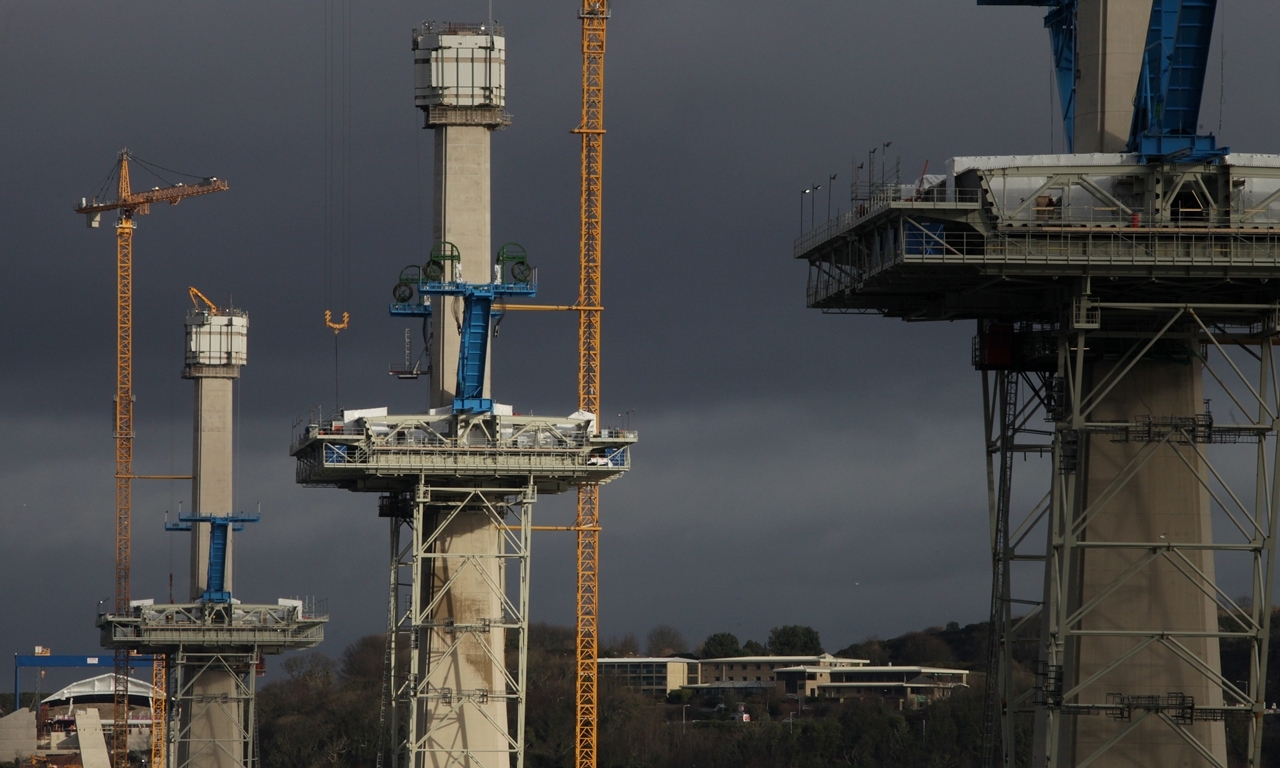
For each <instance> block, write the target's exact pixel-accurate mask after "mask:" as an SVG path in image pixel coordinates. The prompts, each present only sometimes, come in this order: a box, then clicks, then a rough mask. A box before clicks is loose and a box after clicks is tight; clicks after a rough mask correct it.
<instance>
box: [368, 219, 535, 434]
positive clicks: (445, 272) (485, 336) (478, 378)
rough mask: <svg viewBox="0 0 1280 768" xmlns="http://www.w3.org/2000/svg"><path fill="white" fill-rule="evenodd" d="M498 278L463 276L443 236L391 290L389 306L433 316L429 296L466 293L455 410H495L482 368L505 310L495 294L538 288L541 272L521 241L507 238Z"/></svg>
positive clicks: (455, 253)
mask: <svg viewBox="0 0 1280 768" xmlns="http://www.w3.org/2000/svg"><path fill="white" fill-rule="evenodd" d="M494 278H495V279H494V281H493V282H491V283H467V282H463V281H462V280H461V254H460V253H459V252H458V247H457V246H455V245H454V244H453V243H449V242H443V243H439V244H438V245H436V247H435V248H433V249H432V250H431V258H430V260H428V261H427V263H426V264H425V265H423V266H422V267H419V266H418V265H417V264H412V265H410V266H408V267H405V268H404V269H403V270H401V272H400V280H399V281H398V282H397V283H396V285H395V288H393V289H392V292H391V293H392V297H393V298H394V299H395V302H393V303H392V304H391V307H390V312H391V314H392V315H393V316H397V317H424V318H426V317H431V303H430V301H429V297H431V296H461V297H462V329H461V339H460V342H459V344H458V382H457V388H456V389H455V390H454V392H455V394H454V398H453V412H454V413H490V412H492V411H493V400H491V399H489V398H487V397H484V372H485V362H486V360H487V359H488V356H489V333H490V329H491V328H492V327H493V324H494V322H495V318H496V319H501V317H502V311H501V310H500V309H497V310H495V309H494V306H493V302H494V300H495V299H498V298H502V297H506V296H536V295H537V294H538V279H537V272H536V270H534V269H533V268H532V267H530V266H529V261H528V256H527V255H526V254H525V250H524V248H522V247H521V246H520V245H519V244H517V243H507V244H506V245H504V246H502V247H501V248H499V249H498V263H497V266H496V268H495V270H494Z"/></svg>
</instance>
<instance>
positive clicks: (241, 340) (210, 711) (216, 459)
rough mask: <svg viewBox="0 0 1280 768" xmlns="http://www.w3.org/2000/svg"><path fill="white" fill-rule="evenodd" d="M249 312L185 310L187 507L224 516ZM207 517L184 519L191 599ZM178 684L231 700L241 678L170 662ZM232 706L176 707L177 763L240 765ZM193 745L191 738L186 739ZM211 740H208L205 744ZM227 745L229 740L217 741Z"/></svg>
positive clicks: (229, 501) (204, 563)
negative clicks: (189, 439)
mask: <svg viewBox="0 0 1280 768" xmlns="http://www.w3.org/2000/svg"><path fill="white" fill-rule="evenodd" d="M248 329H249V318H248V316H247V315H245V314H244V313H243V312H239V311H236V310H222V311H218V310H213V309H210V310H208V311H200V310H192V311H191V312H189V313H188V315H187V320H186V336H187V354H186V366H185V367H184V368H183V371H182V377H183V378H184V379H191V380H192V381H194V382H195V414H194V420H193V426H194V430H193V431H194V438H193V440H194V443H193V445H192V450H191V463H192V467H191V508H192V509H191V511H192V513H193V514H194V515H200V516H213V517H228V516H230V515H232V514H234V513H235V509H234V506H233V504H234V483H233V481H234V473H233V471H232V470H233V467H234V452H233V448H234V445H235V442H234V427H235V423H234V414H235V407H234V402H233V391H234V384H235V380H236V379H238V378H239V377H240V368H241V367H242V366H244V365H245V364H246V363H247V362H248ZM210 530H211V525H210V524H209V523H199V522H197V523H192V524H191V590H190V596H191V601H192V602H195V601H198V600H200V599H201V598H202V597H203V595H204V593H205V590H206V589H208V587H209V538H210ZM231 548H232V534H231V532H230V531H228V532H227V549H226V566H225V571H224V574H225V575H224V577H223V579H224V585H223V589H225V590H226V591H228V592H230V591H231V589H232V586H231V584H232V582H231V578H232V569H231V563H232V557H231V552H232V549H231ZM177 673H178V679H179V681H178V685H179V687H180V688H184V689H190V691H191V692H192V697H191V698H195V699H199V698H201V697H203V698H204V699H205V700H207V701H217V700H219V699H222V700H228V701H234V700H237V699H239V698H240V697H241V691H240V688H241V682H240V680H239V678H238V677H237V675H236V674H234V673H233V672H232V671H231V670H230V669H227V668H226V667H224V666H207V665H205V666H202V665H198V664H197V665H185V666H179V667H178V668H177ZM242 717H243V712H242V710H241V709H240V708H239V707H234V706H225V707H201V708H198V709H197V708H191V707H186V708H183V707H180V708H179V711H178V728H179V729H180V732H182V733H185V734H186V735H187V738H185V739H182V740H180V741H179V742H178V747H179V748H178V755H177V760H178V762H177V764H178V765H179V766H184V768H243V756H242V754H241V752H240V751H239V749H238V747H239V745H240V744H241V742H242V738H243V733H244V730H245V723H243V722H241V719H242ZM193 745H195V746H193ZM209 745H215V746H209ZM216 745H229V746H216Z"/></svg>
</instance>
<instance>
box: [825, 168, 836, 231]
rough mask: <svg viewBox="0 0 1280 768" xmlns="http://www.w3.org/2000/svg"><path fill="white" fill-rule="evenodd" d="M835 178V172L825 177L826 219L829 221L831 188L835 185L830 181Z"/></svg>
mask: <svg viewBox="0 0 1280 768" xmlns="http://www.w3.org/2000/svg"><path fill="white" fill-rule="evenodd" d="M835 180H836V174H834V173H833V174H831V175H830V176H828V177H827V221H831V188H832V187H834V186H835V184H833V183H832V182H834V181H835Z"/></svg>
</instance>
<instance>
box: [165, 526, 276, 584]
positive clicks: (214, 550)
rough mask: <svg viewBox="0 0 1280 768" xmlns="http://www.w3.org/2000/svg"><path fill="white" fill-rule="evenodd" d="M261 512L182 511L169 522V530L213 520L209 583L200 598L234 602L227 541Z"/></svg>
mask: <svg viewBox="0 0 1280 768" xmlns="http://www.w3.org/2000/svg"><path fill="white" fill-rule="evenodd" d="M261 519H262V515H261V514H257V513H254V514H252V515H250V514H245V513H244V512H241V513H240V514H238V515H226V516H225V517H224V516H220V515H184V514H181V513H179V514H178V522H176V523H165V524H164V529H165V530H166V531H190V530H191V529H192V527H193V526H194V524H195V523H208V524H209V576H208V586H207V587H206V588H205V590H204V594H203V595H201V596H200V601H201V602H204V603H230V602H231V591H230V590H228V589H226V584H227V544H228V543H229V541H230V538H231V531H243V530H244V524H245V523H256V522H258V521H259V520H261Z"/></svg>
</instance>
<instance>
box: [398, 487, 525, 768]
mask: <svg viewBox="0 0 1280 768" xmlns="http://www.w3.org/2000/svg"><path fill="white" fill-rule="evenodd" d="M536 501H537V489H536V487H535V486H534V484H533V483H532V481H530V483H529V485H527V486H526V487H525V488H523V489H519V490H513V489H512V488H510V487H507V488H485V487H476V488H457V487H439V486H432V485H430V484H429V483H428V481H427V480H426V479H423V480H422V482H420V483H419V484H418V485H416V486H415V487H414V489H413V491H412V492H411V508H412V512H411V516H407V517H404V518H398V517H392V519H391V544H390V554H391V559H390V566H389V568H388V574H389V576H388V586H389V591H388V600H387V603H388V622H387V629H388V634H387V649H386V656H385V659H384V663H385V664H386V670H385V674H384V687H383V704H382V714H381V717H380V721H381V724H382V728H383V730H382V735H381V737H380V739H381V742H382V744H383V745H384V749H382V750H379V751H380V752H381V753H384V755H385V756H383V755H380V757H379V762H380V763H381V764H383V765H390V766H391V767H392V768H429V767H435V766H439V767H441V768H445V767H447V766H454V765H458V766H466V767H467V768H509V767H510V766H514V767H515V768H522V766H523V765H524V730H525V702H526V700H527V696H526V694H525V691H526V684H527V676H528V675H527V660H528V628H529V623H528V616H529V552H530V546H529V545H530V536H531V531H532V528H531V527H530V526H531V520H532V512H533V504H534V503H535V502H536ZM464 515H478V516H481V518H482V519H483V520H484V521H485V522H486V524H487V525H490V526H492V527H493V528H494V529H496V530H497V532H498V539H499V542H500V546H499V547H498V548H497V550H496V551H492V552H459V551H456V550H453V549H448V548H446V547H444V546H443V545H444V543H445V542H444V540H443V537H444V536H445V532H446V529H447V528H448V527H449V526H450V524H451V523H454V522H455V521H456V520H458V519H459V518H460V517H461V516H464ZM511 561H514V562H515V565H516V568H517V569H518V577H517V579H516V580H515V581H516V584H515V585H514V587H515V588H514V590H509V589H508V587H507V584H508V579H507V566H508V563H509V562H511ZM464 575H479V576H480V580H481V581H482V582H483V584H484V585H485V588H486V590H487V593H488V595H489V597H490V598H491V599H492V600H493V601H494V603H496V604H497V605H499V606H501V611H502V613H501V615H499V616H492V617H483V618H481V619H480V620H478V621H468V622H466V623H463V622H459V621H456V620H454V618H452V617H450V618H447V619H444V620H441V619H439V618H437V617H439V616H440V615H441V610H442V607H443V606H447V605H450V604H455V595H454V591H453V590H454V587H455V585H457V584H459V582H460V581H463V580H464V579H463V578H462V577H464ZM472 583H473V584H474V581H473V582H472ZM406 591H407V592H408V594H407V597H408V604H407V605H405V603H404V600H403V598H404V597H406V595H405V592H406ZM512 592H514V594H512ZM494 633H501V639H502V642H499V643H494V642H492V641H491V638H492V636H493V634H494ZM512 633H514V634H515V638H514V642H512V637H511V635H512ZM495 645H496V646H497V647H496V648H495V647H494V646H495ZM508 648H510V649H513V650H514V651H515V654H516V659H515V661H516V664H515V668H514V669H511V668H510V666H509V665H508V663H507V660H506V658H505V653H506V652H507V649H508ZM406 650H407V655H408V659H407V668H404V667H402V666H401V660H402V659H403V657H404V655H405V652H406ZM468 656H470V657H472V658H480V659H483V660H485V661H486V662H487V663H488V664H489V665H491V666H492V668H494V669H497V670H500V671H501V675H502V678H501V680H498V681H495V683H496V684H495V688H494V689H492V690H486V689H476V690H453V689H452V688H451V687H449V686H445V685H441V682H442V681H447V680H446V676H447V674H448V670H449V668H450V667H451V666H457V665H460V664H463V663H466V661H465V660H464V657H468ZM492 701H502V702H504V703H505V704H506V706H505V707H502V708H501V709H500V711H501V712H504V713H507V714H506V718H505V719H502V720H499V719H497V718H496V717H495V715H494V714H493V713H492V712H491V711H489V709H487V708H486V706H485V705H486V704H487V703H489V702H492ZM510 707H515V712H514V718H510V711H509V708H510ZM468 719H470V723H471V724H470V725H469V726H468V728H469V729H470V733H471V734H472V735H473V736H474V734H475V733H477V731H478V730H480V729H477V728H476V727H475V723H476V722H487V723H488V725H489V727H490V728H492V735H493V740H492V741H491V742H490V743H489V744H488V745H484V744H481V745H478V746H477V745H475V744H469V743H459V742H458V741H451V740H450V738H451V736H453V735H455V734H456V733H457V732H459V731H460V730H461V727H462V723H463V722H464V721H467V720H468ZM509 720H513V726H514V727H508V721H509ZM513 758H514V759H513Z"/></svg>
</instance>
